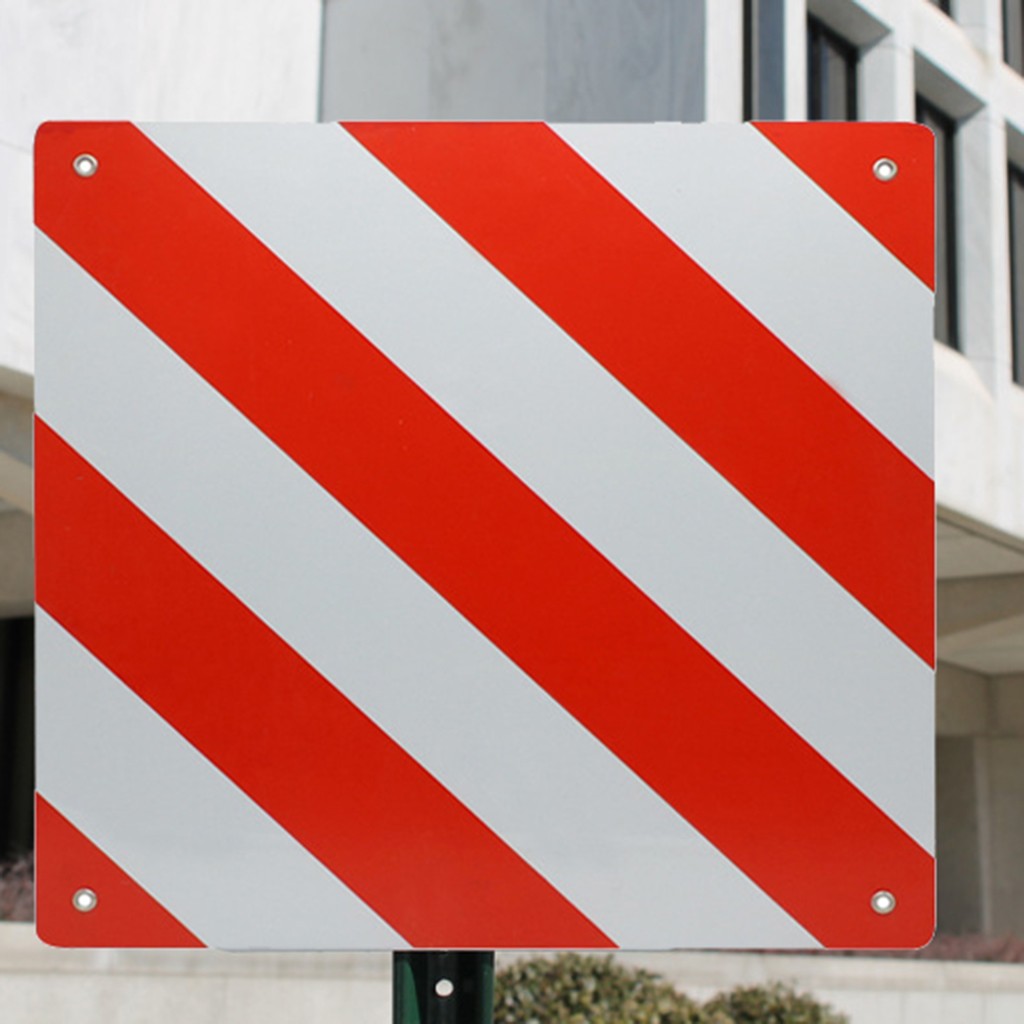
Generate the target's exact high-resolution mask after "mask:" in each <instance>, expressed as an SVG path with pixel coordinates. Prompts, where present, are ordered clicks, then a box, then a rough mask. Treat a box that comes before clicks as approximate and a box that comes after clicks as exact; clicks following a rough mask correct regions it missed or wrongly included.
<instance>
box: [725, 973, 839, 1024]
mask: <svg viewBox="0 0 1024 1024" xmlns="http://www.w3.org/2000/svg"><path fill="white" fill-rule="evenodd" d="M705 1010H707V1011H709V1012H713V1013H719V1014H721V1015H722V1016H723V1017H724V1019H725V1020H727V1021H730V1022H733V1024H849V1021H848V1018H847V1016H846V1014H843V1013H837V1012H836V1011H835V1010H833V1009H832V1007H830V1006H828V1005H826V1004H823V1003H819V1002H818V1001H817V1000H816V999H815V998H814V997H813V996H811V995H809V994H808V993H806V992H795V991H794V990H793V989H792V988H790V987H789V986H788V985H782V984H780V983H778V982H776V983H775V984H774V985H751V986H748V987H741V988H734V989H732V990H731V991H729V992H719V994H718V995H717V996H715V998H714V999H712V1000H711V1001H710V1002H708V1003H706V1004H705Z"/></svg>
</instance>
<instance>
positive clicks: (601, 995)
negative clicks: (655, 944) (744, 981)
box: [494, 953, 849, 1024]
mask: <svg viewBox="0 0 1024 1024" xmlns="http://www.w3.org/2000/svg"><path fill="white" fill-rule="evenodd" d="M494 987H495V992H494V1024H849V1021H848V1020H847V1018H846V1017H845V1016H844V1015H843V1014H840V1013H836V1012H835V1011H834V1010H833V1009H831V1008H830V1007H828V1006H826V1005H823V1004H821V1003H818V1002H817V1001H815V1000H814V999H813V998H812V997H811V996H809V995H805V994H803V993H798V992H794V991H793V990H792V989H791V988H789V987H787V986H785V985H779V984H776V985H770V986H754V987H750V988H737V989H733V990H731V991H729V992H722V993H719V994H718V995H717V996H715V997H714V999H712V1000H710V1001H709V1002H708V1003H706V1004H704V1005H703V1006H702V1005H700V1004H699V1003H697V1002H695V1001H694V1000H693V999H691V998H690V997H689V996H686V995H684V994H683V993H681V992H678V991H677V990H676V989H674V988H673V987H672V986H671V985H670V984H668V983H667V982H666V981H664V980H663V979H661V978H659V977H658V975H656V974H652V973H651V972H649V971H645V970H641V969H638V968H634V967H627V966H624V965H622V964H617V963H615V962H614V961H613V960H612V958H611V957H595V956H580V955H579V954H576V953H564V954H562V955H560V956H557V957H552V958H544V957H538V958H533V959H528V960H520V961H517V962H515V963H513V964H511V965H509V966H507V967H504V968H502V969H501V970H500V971H498V972H497V974H496V976H495V986H494Z"/></svg>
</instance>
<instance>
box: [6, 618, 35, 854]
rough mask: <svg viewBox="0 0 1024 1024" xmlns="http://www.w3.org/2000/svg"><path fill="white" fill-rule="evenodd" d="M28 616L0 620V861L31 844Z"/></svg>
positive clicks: (26, 849) (31, 726)
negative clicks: (26, 617)
mask: <svg viewBox="0 0 1024 1024" xmlns="http://www.w3.org/2000/svg"><path fill="white" fill-rule="evenodd" d="M32 664H33V651H32V620H31V619H0V864H3V863H4V861H5V860H7V858H8V857H13V856H17V855H18V854H20V853H24V852H26V851H28V850H31V849H32V814H33V811H32V790H33V770H32V766H33V725H32V718H33V716H32V710H33V709H32Z"/></svg>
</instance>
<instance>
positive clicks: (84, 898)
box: [71, 889, 99, 914]
mask: <svg viewBox="0 0 1024 1024" xmlns="http://www.w3.org/2000/svg"><path fill="white" fill-rule="evenodd" d="M71 903H72V905H73V906H74V908H75V910H80V911H81V912H82V913H83V914H87V913H89V911H90V910H95V909H96V904H97V903H99V897H97V895H96V893H94V892H93V891H92V889H79V890H78V891H77V892H76V893H75V895H74V896H72V897H71Z"/></svg>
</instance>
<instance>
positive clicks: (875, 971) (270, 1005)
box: [0, 924, 1024, 1024]
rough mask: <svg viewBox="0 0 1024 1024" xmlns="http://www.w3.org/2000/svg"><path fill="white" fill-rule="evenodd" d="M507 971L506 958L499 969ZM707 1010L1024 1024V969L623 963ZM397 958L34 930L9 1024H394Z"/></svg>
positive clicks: (625, 957)
mask: <svg viewBox="0 0 1024 1024" xmlns="http://www.w3.org/2000/svg"><path fill="white" fill-rule="evenodd" d="M508 959H509V956H508V955H502V956H501V957H499V965H500V964H501V963H502V962H505V961H507V960H508ZM618 959H620V960H622V961H624V962H627V963H630V964H633V965H635V966H642V967H646V968H648V969H650V970H654V971H657V972H658V973H660V974H661V975H663V976H664V977H665V978H667V979H668V980H669V981H671V982H672V983H673V984H674V985H676V986H677V987H678V988H680V989H682V990H683V991H685V992H688V993H690V994H691V995H693V996H695V997H697V998H700V999H705V998H708V997H710V996H711V995H713V994H714V993H715V992H717V991H720V990H721V989H726V988H731V987H733V986H735V985H739V984H743V985H752V984H761V983H764V982H769V981H775V980H779V981H785V982H788V983H790V984H793V985H795V986H796V987H798V988H800V989H802V990H806V991H810V992H812V993H813V994H814V995H815V996H817V997H818V998H819V999H823V1000H825V1001H827V1002H829V1003H831V1004H832V1005H833V1006H835V1007H836V1008H837V1009H839V1010H843V1011H844V1012H846V1013H847V1014H848V1015H849V1016H850V1020H851V1024H1020V1021H1021V1020H1024V967H1020V966H1015V965H1014V966H1003V965H995V964H941V963H926V962H921V961H910V960H881V959H866V958H862V957H858V958H852V957H839V958H834V957H832V958H830V957H809V956H768V955H758V954H739V953H734V954H722V953H663V954H640V953H637V954H621V955H620V956H619V957H618ZM390 971H391V966H390V958H389V957H388V956H387V955H383V956H382V955H380V954H375V953H374V954H371V953H366V954H358V953H357V954H288V955H284V954H270V953H268V954H228V953H213V952H209V951H202V952H188V951H181V952H173V951H171V952H163V953H158V952H148V951H116V952H115V951H106V950H98V951H88V950H53V949H48V948H46V947H44V946H42V945H41V944H40V943H39V942H38V941H37V940H36V938H35V936H34V935H33V933H32V930H31V926H29V925H10V924H7V925H0V1017H2V1019H3V1021H4V1024H38V1022H40V1021H62V1022H73V1024H138V1022H139V1021H146V1022H147V1024H163V1022H164V1021H167V1022H172V1021H173V1022H179V1021H188V1022H189V1024H280V1022H281V1021H285V1020H288V1021H292V1020H295V1021H301V1022H302V1024H387V1022H389V1021H390V1020H391V1006H390V986H391V982H390V976H391V975H390Z"/></svg>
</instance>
